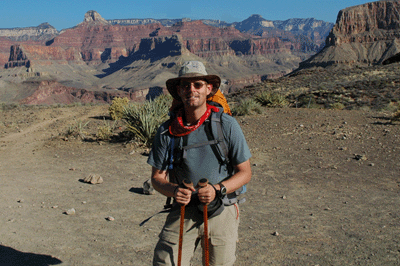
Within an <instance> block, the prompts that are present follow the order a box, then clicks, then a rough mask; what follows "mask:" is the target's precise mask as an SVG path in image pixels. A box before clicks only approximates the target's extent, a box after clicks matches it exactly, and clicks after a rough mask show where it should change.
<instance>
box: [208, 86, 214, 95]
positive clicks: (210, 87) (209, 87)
mask: <svg viewBox="0 0 400 266" xmlns="http://www.w3.org/2000/svg"><path fill="white" fill-rule="evenodd" d="M212 90H213V85H212V84H208V85H207V96H209V95H210V94H211V92H212Z"/></svg>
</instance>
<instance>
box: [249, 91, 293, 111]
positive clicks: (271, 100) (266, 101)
mask: <svg viewBox="0 0 400 266" xmlns="http://www.w3.org/2000/svg"><path fill="white" fill-rule="evenodd" d="M255 100H256V101H257V102H258V103H260V104H261V105H262V106H267V107H285V106H288V104H289V102H288V101H287V100H286V97H285V96H284V95H283V94H280V93H276V92H275V93H273V92H268V91H263V92H261V93H259V94H258V95H257V96H256V97H255Z"/></svg>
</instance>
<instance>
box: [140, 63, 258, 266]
mask: <svg viewBox="0 0 400 266" xmlns="http://www.w3.org/2000/svg"><path fill="white" fill-rule="evenodd" d="M166 84H167V89H168V91H169V92H170V94H171V95H172V96H173V98H174V99H175V100H176V101H178V102H179V103H181V106H182V108H180V109H179V108H178V110H175V115H174V118H172V119H171V120H170V121H167V122H166V123H164V124H163V125H161V127H160V128H159V130H158V131H157V134H156V137H155V140H154V143H153V149H152V151H151V153H150V156H149V159H148V163H149V164H150V165H151V166H152V175H151V181H152V184H153V187H154V189H156V190H157V191H158V192H160V193H161V194H163V195H165V196H167V197H173V198H174V201H175V203H177V204H176V206H179V205H184V206H186V210H185V220H184V235H183V249H182V265H190V259H191V257H192V256H193V252H194V250H195V248H196V246H197V244H198V243H199V240H200V239H201V238H202V236H203V235H204V232H203V229H204V223H203V222H204V221H203V216H202V212H201V208H200V207H199V206H198V205H200V204H210V206H212V205H213V204H214V203H215V202H218V200H219V199H220V198H223V199H224V200H223V202H224V203H225V204H224V205H225V206H224V208H223V209H219V210H222V212H221V213H219V214H218V215H214V216H213V215H212V214H210V215H211V218H209V220H208V229H209V237H208V238H209V247H210V250H209V254H210V265H233V263H234V262H235V260H236V256H235V251H236V242H237V239H238V226H239V208H238V206H237V204H236V203H234V204H227V203H226V202H227V199H228V198H230V199H232V198H234V197H235V195H236V194H235V191H237V190H239V189H240V188H242V187H243V186H244V185H245V184H247V183H248V182H249V181H250V179H251V167H250V161H249V159H250V157H251V154H250V151H249V148H248V146H247V143H246V140H245V138H244V135H243V133H242V130H241V129H240V126H239V124H238V123H237V121H236V120H235V119H234V118H232V117H231V116H229V115H227V114H222V115H221V124H222V131H223V135H224V139H225V142H226V144H227V147H228V150H229V153H228V154H229V161H230V166H223V165H221V163H220V161H218V159H217V157H216V155H215V150H214V151H213V149H212V147H211V145H201V144H200V145H199V143H207V141H208V138H207V134H206V130H207V129H206V127H207V126H209V125H208V124H207V120H208V119H210V116H211V113H212V112H218V111H219V108H216V107H215V106H213V105H210V104H208V103H207V99H210V97H212V96H213V95H215V94H216V93H217V92H218V89H219V86H220V84H221V79H220V78H219V77H218V76H216V75H208V74H207V72H206V70H205V67H204V65H203V64H202V63H201V62H198V61H189V62H186V63H184V64H183V66H182V68H181V70H180V72H179V76H178V77H177V78H174V79H169V80H168V81H167V83H166ZM219 93H220V92H219ZM171 138H173V139H174V140H175V141H178V142H180V144H179V147H181V148H182V147H189V148H188V149H186V150H185V149H184V148H183V149H184V150H185V156H183V155H182V154H181V155H179V154H176V151H175V150H179V151H181V150H182V149H174V146H177V145H175V144H173V143H171ZM185 142H186V143H185ZM193 144H195V146H196V147H195V148H190V147H194V146H193ZM196 144H197V145H196ZM171 150H174V151H171ZM171 154H173V156H175V157H180V158H174V163H171V161H172V160H171ZM230 169H231V170H230ZM202 178H207V179H208V181H209V184H207V185H206V186H204V187H201V188H200V187H197V188H186V187H184V186H183V185H182V182H183V180H184V179H189V180H190V181H191V182H192V183H193V184H194V186H195V187H196V185H197V184H198V182H199V181H200V180H201V179H202ZM196 202H197V203H196ZM233 202H235V201H233ZM228 205H229V206H228ZM216 213H218V212H216ZM179 226H180V208H179V207H175V208H173V209H172V211H171V212H170V214H169V215H168V217H167V219H166V222H165V225H164V228H163V230H162V231H161V233H160V236H159V237H160V239H159V241H158V243H157V246H156V248H155V251H154V259H153V265H177V260H178V240H179ZM201 240H203V239H201ZM202 246H203V247H204V243H203V241H202Z"/></svg>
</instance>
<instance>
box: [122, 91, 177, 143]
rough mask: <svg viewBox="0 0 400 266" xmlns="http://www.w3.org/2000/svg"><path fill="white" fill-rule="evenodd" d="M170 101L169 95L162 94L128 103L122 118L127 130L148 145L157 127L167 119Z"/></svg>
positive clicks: (151, 141)
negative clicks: (140, 101) (147, 99)
mask: <svg viewBox="0 0 400 266" xmlns="http://www.w3.org/2000/svg"><path fill="white" fill-rule="evenodd" d="M171 102H172V97H171V96H170V95H162V96H159V97H157V98H156V99H155V100H149V101H145V102H144V103H141V104H133V105H129V106H127V107H125V108H124V111H123V116H122V119H123V120H124V121H125V123H126V127H127V129H128V131H130V132H132V133H133V134H134V135H135V136H136V137H137V138H138V139H139V140H141V141H142V142H143V143H144V144H145V145H146V146H148V147H150V146H151V144H152V143H153V139H154V136H155V134H156V132H157V129H158V127H159V126H160V125H161V123H163V122H164V121H166V120H167V117H168V111H169V108H170V106H171Z"/></svg>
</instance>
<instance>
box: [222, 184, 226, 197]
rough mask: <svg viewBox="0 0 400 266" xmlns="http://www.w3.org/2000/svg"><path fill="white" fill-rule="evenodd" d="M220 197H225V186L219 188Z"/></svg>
mask: <svg viewBox="0 0 400 266" xmlns="http://www.w3.org/2000/svg"><path fill="white" fill-rule="evenodd" d="M221 195H222V196H225V195H226V187H225V186H222V187H221Z"/></svg>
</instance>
